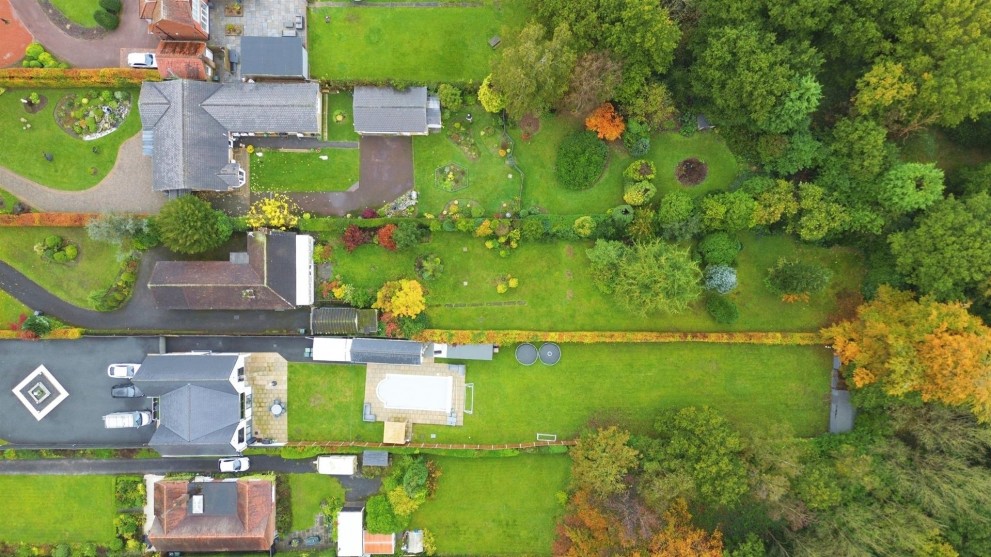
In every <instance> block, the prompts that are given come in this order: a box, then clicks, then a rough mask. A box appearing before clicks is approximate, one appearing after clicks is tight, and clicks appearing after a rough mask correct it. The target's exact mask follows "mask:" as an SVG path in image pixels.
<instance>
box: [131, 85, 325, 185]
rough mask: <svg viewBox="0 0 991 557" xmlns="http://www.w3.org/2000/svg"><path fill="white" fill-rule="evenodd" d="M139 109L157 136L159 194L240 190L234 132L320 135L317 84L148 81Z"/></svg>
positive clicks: (152, 140)
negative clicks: (232, 158) (233, 150)
mask: <svg viewBox="0 0 991 557" xmlns="http://www.w3.org/2000/svg"><path fill="white" fill-rule="evenodd" d="M138 106H139V111H140V114H141V126H142V129H143V130H144V132H152V133H151V135H150V145H151V150H152V155H151V156H152V162H153V170H152V174H153V183H154V186H153V187H154V188H155V191H169V190H181V189H188V190H197V191H203V190H205V191H227V190H229V189H230V188H232V187H236V186H237V185H238V177H237V170H238V165H237V164H236V163H232V162H231V161H230V146H229V144H228V139H229V134H230V133H234V132H238V133H249V132H250V133H306V134H315V133H317V132H319V131H320V91H319V85H318V84H316V83H226V84H220V83H210V82H203V81H191V80H185V79H179V80H172V81H162V82H149V81H146V82H144V83H142V84H141V95H140V97H139V99H138ZM146 135H148V134H147V133H146Z"/></svg>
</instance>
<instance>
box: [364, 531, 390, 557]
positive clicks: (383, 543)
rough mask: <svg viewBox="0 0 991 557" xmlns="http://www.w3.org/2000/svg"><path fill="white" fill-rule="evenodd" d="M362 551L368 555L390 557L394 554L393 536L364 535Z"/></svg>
mask: <svg viewBox="0 0 991 557" xmlns="http://www.w3.org/2000/svg"><path fill="white" fill-rule="evenodd" d="M364 551H365V553H366V554H368V555H392V554H393V553H395V552H396V535H395V534H370V533H368V532H367V531H366V532H365V533H364Z"/></svg>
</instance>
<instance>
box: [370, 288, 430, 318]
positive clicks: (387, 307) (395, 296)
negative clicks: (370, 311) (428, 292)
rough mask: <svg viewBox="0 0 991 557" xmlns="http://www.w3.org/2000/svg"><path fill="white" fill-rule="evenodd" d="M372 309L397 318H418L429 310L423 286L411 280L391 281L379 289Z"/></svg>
mask: <svg viewBox="0 0 991 557" xmlns="http://www.w3.org/2000/svg"><path fill="white" fill-rule="evenodd" d="M372 307H373V308H375V309H380V310H382V311H384V312H386V313H391V314H393V315H395V316H396V317H403V316H406V317H416V316H417V315H419V314H420V313H421V312H422V311H423V310H425V309H427V303H426V300H425V299H424V292H423V286H422V285H421V284H420V283H419V282H417V281H415V280H410V279H400V280H394V281H389V282H387V283H385V284H384V285H382V288H380V289H379V291H378V294H377V296H376V301H375V303H374V304H372Z"/></svg>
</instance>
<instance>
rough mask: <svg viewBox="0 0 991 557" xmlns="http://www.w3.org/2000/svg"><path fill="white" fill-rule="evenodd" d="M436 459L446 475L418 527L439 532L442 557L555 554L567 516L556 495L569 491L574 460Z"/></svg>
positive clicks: (530, 457) (418, 514)
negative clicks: (560, 524)
mask: <svg viewBox="0 0 991 557" xmlns="http://www.w3.org/2000/svg"><path fill="white" fill-rule="evenodd" d="M435 460H436V462H437V464H438V465H439V466H440V469H441V471H442V472H443V475H442V476H441V478H440V480H439V482H438V485H437V492H436V494H435V497H434V498H433V499H431V500H429V501H427V502H426V503H425V504H424V505H423V506H422V507H420V509H419V510H418V511H417V512H416V513H415V514H414V515H413V528H425V529H427V530H430V531H431V532H433V534H434V538H435V540H436V543H437V553H438V555H507V554H515V555H550V553H551V544H552V543H553V542H554V532H555V529H554V525H555V523H556V522H557V520H558V519H559V518H560V517H561V515H562V514H564V506H563V505H561V504H560V503H558V499H557V497H556V496H555V494H557V493H558V492H563V491H565V490H566V489H567V484H568V476H569V468H570V466H571V460H570V459H568V458H567V457H566V456H534V455H527V456H518V457H515V458H502V459H457V458H437V459H435Z"/></svg>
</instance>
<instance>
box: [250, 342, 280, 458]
mask: <svg viewBox="0 0 991 557" xmlns="http://www.w3.org/2000/svg"><path fill="white" fill-rule="evenodd" d="M244 375H245V379H246V380H247V381H248V384H249V385H251V423H252V428H253V429H254V436H255V438H262V439H270V440H271V441H272V443H279V444H281V443H286V442H288V441H289V426H288V423H289V422H288V416H287V414H288V412H290V411H291V410H292V409H291V408H288V407H287V406H285V405H286V400H287V399H288V398H289V364H288V363H287V362H286V359H285V358H283V357H282V356H280V355H279V354H277V353H274V352H265V353H257V354H251V355H249V356H248V357H247V359H246V360H245V362H244ZM277 401H278V402H279V403H281V404H282V405H283V408H285V411H283V413H282V414H281V415H279V416H276V415H275V414H273V413H272V405H273V404H275V403H276V402H277Z"/></svg>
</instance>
